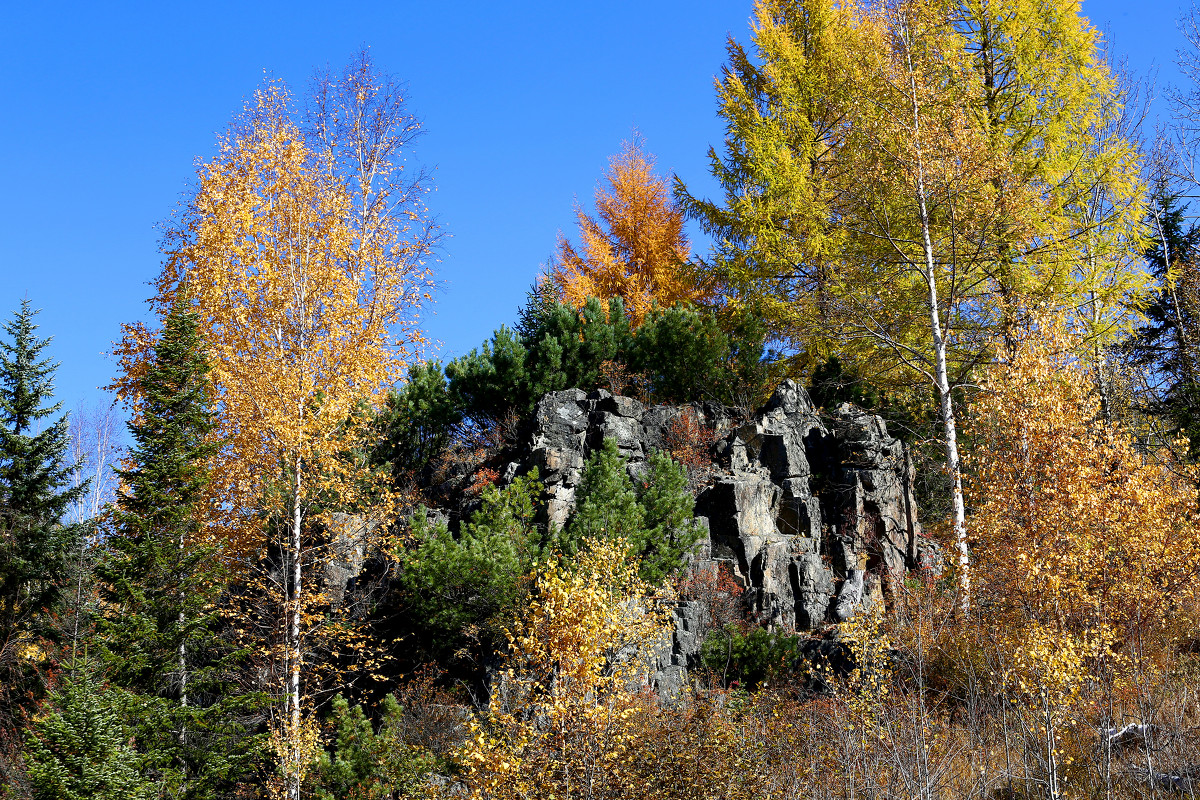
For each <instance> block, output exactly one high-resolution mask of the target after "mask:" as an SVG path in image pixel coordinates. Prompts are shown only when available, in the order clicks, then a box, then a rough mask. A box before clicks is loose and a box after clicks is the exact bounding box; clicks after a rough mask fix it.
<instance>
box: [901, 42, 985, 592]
mask: <svg viewBox="0 0 1200 800" xmlns="http://www.w3.org/2000/svg"><path fill="white" fill-rule="evenodd" d="M909 76H910V84H911V87H912V101H913V132H914V134H915V136H914V139H915V141H916V142H917V213H918V217H919V219H920V221H921V246H922V249H923V250H924V253H923V255H924V257H925V265H924V266H925V269H924V277H925V285H926V287H927V289H928V293H927V299H928V301H929V329H930V333H931V334H932V335H933V351H934V380H935V382H936V384H937V390H938V400H939V406H940V409H941V414H942V438H943V443H944V444H945V447H946V468H947V469H948V470H949V472H950V481H951V494H952V500H953V504H954V547H955V549H956V550H957V551H958V589H959V605H960V609H961V611H962V613H963V614H964V615H965V614H966V613H967V612H969V611H970V610H971V557H970V552H969V551H968V549H967V514H966V504H965V503H964V502H963V488H962V471H961V468H960V461H959V457H958V423H957V422H956V420H955V418H954V403H953V401H952V399H951V397H950V373H949V370H948V369H947V366H946V337H945V335H944V333H943V331H942V320H941V311H940V309H939V307H938V289H937V271H936V270H937V262H936V259H935V258H934V254H933V238H932V236H931V235H930V230H929V229H930V224H929V210H928V205H927V203H926V194H925V165H924V162H923V159H922V157H921V150H920V138H921V113H920V106H919V104H918V102H917V89H916V79H915V77H913V71H912V64H911V59H910V62H909Z"/></svg>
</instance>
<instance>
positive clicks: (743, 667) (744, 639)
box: [700, 625, 804, 691]
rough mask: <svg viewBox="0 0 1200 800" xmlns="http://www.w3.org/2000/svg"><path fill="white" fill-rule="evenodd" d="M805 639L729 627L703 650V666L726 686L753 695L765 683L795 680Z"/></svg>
mask: <svg viewBox="0 0 1200 800" xmlns="http://www.w3.org/2000/svg"><path fill="white" fill-rule="evenodd" d="M803 641H804V637H802V636H798V635H797V634H794V633H787V632H786V631H768V630H767V629H766V628H760V627H757V626H747V627H742V626H738V625H728V626H726V627H725V628H723V629H722V630H717V631H712V632H710V633H709V634H708V636H706V637H705V638H704V643H703V644H702V645H701V646H700V663H702V664H703V665H704V667H705V669H707V670H709V672H711V673H712V674H713V675H714V676H717V677H718V678H719V679H720V682H721V683H722V684H724V685H727V686H728V685H734V684H736V685H737V686H738V687H739V688H742V689H745V690H747V691H754V690H755V689H757V688H759V687H760V686H761V685H762V684H763V683H766V682H772V683H773V682H776V681H779V680H783V679H791V678H794V677H795V673H796V671H797V667H798V666H799V665H800V663H801V659H802V652H801V650H800V644H801V643H802V642H803Z"/></svg>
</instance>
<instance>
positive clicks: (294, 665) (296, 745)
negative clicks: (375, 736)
mask: <svg viewBox="0 0 1200 800" xmlns="http://www.w3.org/2000/svg"><path fill="white" fill-rule="evenodd" d="M301 469H302V462H301V460H300V459H299V458H297V459H296V477H295V481H294V483H293V484H292V524H291V532H290V533H291V542H290V548H289V549H290V551H291V553H290V555H291V558H292V586H291V598H290V599H291V602H290V603H289V604H288V621H287V624H288V641H287V647H288V668H289V671H290V674H289V676H288V713H289V723H290V732H289V738H290V739H291V741H290V742H289V743H288V747H289V750H290V752H289V757H288V761H289V762H290V763H288V764H287V769H286V775H287V794H288V800H300V772H301V766H302V765H301V763H300V761H301V759H302V758H303V754H302V752H301V749H302V747H303V744H302V742H301V728H300V722H301V715H300V658H301V647H300V616H301V588H302V583H301V564H300V555H301V553H300V544H301V543H300V531H301V524H302V522H303V515H302V513H301V508H300V485H301V484H300V480H301V474H300V473H301Z"/></svg>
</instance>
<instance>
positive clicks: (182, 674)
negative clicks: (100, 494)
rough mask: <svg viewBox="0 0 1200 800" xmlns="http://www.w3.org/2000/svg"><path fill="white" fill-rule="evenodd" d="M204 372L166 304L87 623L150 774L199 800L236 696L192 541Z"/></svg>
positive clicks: (221, 753)
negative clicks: (122, 696)
mask: <svg viewBox="0 0 1200 800" xmlns="http://www.w3.org/2000/svg"><path fill="white" fill-rule="evenodd" d="M208 373H209V367H208V363H207V360H206V358H205V355H204V352H203V347H202V341H201V338H200V335H199V332H198V323H197V319H196V315H195V314H194V313H192V312H190V311H189V310H187V309H186V308H184V307H182V305H181V304H177V305H176V306H175V307H174V308H173V309H172V311H171V312H170V313H169V314H168V316H167V318H166V320H165V323H164V327H163V331H162V333H161V335H160V337H159V339H158V342H157V345H156V347H155V349H154V354H153V358H152V359H151V360H150V361H149V363H148V365H147V369H146V370H145V372H144V373H143V374H142V375H141V376H140V377H139V380H138V400H139V413H138V416H137V417H136V418H135V419H134V420H133V421H132V422H131V423H130V425H129V432H130V435H131V437H132V439H133V446H132V448H131V449H130V452H129V458H128V462H127V466H126V468H125V469H122V470H119V475H120V477H121V481H122V484H123V488H122V490H121V492H120V494H119V496H118V499H117V506H116V508H115V509H114V514H113V535H112V536H111V537H110V538H109V541H108V549H107V552H106V553H105V555H104V558H102V559H101V561H100V563H99V564H98V566H97V568H96V573H97V576H98V578H99V591H100V597H101V599H102V605H103V607H104V608H106V609H107V610H108V611H107V613H106V614H105V615H104V616H103V617H102V618H101V619H100V620H99V621H98V623H97V634H98V640H99V645H100V658H101V660H102V661H103V662H104V664H105V667H106V669H107V673H108V677H109V679H110V681H111V682H112V683H113V684H114V685H115V686H117V687H119V688H121V689H124V690H125V691H127V692H128V693H129V694H130V695H131V696H135V697H137V698H138V705H140V706H141V709H142V710H141V711H140V712H139V714H138V719H137V720H136V727H137V728H138V732H139V734H140V738H141V740H142V744H143V747H144V748H145V749H147V750H148V751H149V752H148V755H149V758H148V759H147V760H148V761H149V762H150V764H151V767H152V768H153V769H155V770H156V771H159V772H162V773H164V774H169V775H171V776H172V777H173V778H174V780H175V781H176V782H178V784H179V794H180V795H182V796H187V797H203V796H209V790H211V789H212V788H214V786H216V785H219V784H220V783H221V782H222V781H223V780H225V779H226V778H227V777H229V774H230V773H231V772H232V771H235V770H236V761H237V759H238V758H239V757H244V756H245V753H246V748H245V747H244V746H242V745H244V744H245V742H244V741H242V740H244V739H245V737H244V731H239V729H238V726H237V725H236V722H235V721H234V720H233V719H232V718H231V717H230V712H231V706H236V705H237V704H238V703H239V702H241V701H244V700H245V698H244V697H239V696H238V693H237V692H236V691H235V690H234V689H232V688H231V687H229V686H224V685H219V684H220V681H219V680H218V677H219V675H220V672H221V670H220V667H221V666H222V664H221V663H220V662H221V661H222V659H224V658H228V657H231V656H234V655H236V654H233V653H231V652H230V648H229V647H228V646H225V645H223V644H221V643H220V642H217V641H216V636H215V634H214V629H215V628H216V620H215V614H216V612H215V601H216V599H217V596H218V595H219V593H220V591H221V589H222V587H223V584H224V575H223V571H222V567H221V561H220V559H219V558H218V557H217V556H218V553H217V551H216V549H215V548H214V547H213V546H212V545H211V544H209V543H207V542H206V541H205V540H204V538H203V534H202V531H203V526H202V519H203V516H204V511H205V507H206V505H207V503H208V499H209V498H208V485H209V470H208V462H209V459H210V457H211V456H212V454H213V453H214V451H215V449H216V446H217V444H216V443H215V442H214V439H213V436H212V434H213V430H214V428H215V421H214V418H213V411H212V408H211V401H210V396H211V386H210V383H209V378H208ZM239 734H241V735H239ZM235 737H236V738H237V739H238V740H239V742H240V744H234V743H233V742H232V741H231V739H232V738H235ZM218 742H219V744H217V743H218Z"/></svg>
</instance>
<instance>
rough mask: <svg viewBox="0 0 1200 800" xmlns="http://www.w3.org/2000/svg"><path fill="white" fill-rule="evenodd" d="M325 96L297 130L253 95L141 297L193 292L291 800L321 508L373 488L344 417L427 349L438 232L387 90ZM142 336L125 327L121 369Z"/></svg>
mask: <svg viewBox="0 0 1200 800" xmlns="http://www.w3.org/2000/svg"><path fill="white" fill-rule="evenodd" d="M323 87H324V89H325V91H324V92H323V93H319V94H318V97H319V98H321V99H322V100H323V101H324V103H323V104H322V105H319V106H318V107H317V108H316V110H315V111H314V112H312V113H313V114H314V115H315V120H314V119H310V120H309V124H308V125H307V126H306V127H307V128H308V130H307V131H306V130H304V129H302V128H301V127H300V126H299V125H298V124H297V123H296V122H295V121H294V119H295V117H296V116H297V115H296V113H295V109H294V104H293V101H292V99H291V97H290V96H289V94H288V92H287V90H286V89H285V88H284V87H283V86H281V85H279V84H276V83H268V84H266V85H265V86H264V87H263V88H261V89H260V90H259V91H257V92H256V93H255V95H254V97H253V99H252V100H251V101H249V102H248V104H247V106H246V108H245V110H244V113H243V114H242V115H241V117H240V118H239V119H238V120H237V121H236V122H235V124H234V125H233V126H231V129H230V131H229V133H228V134H226V135H225V136H223V137H222V138H221V139H220V140H219V143H218V144H219V148H218V153H217V155H216V156H215V157H214V158H213V159H212V160H210V161H209V162H208V163H206V164H204V165H202V166H201V167H200V169H199V174H198V179H197V187H196V190H195V193H194V195H193V196H192V198H191V199H190V201H189V202H188V204H187V207H186V210H185V213H184V214H183V215H182V216H181V218H180V219H179V220H178V222H177V224H176V225H175V226H174V228H173V229H172V232H171V235H170V236H168V238H167V239H166V244H165V246H164V250H165V255H166V260H165V263H164V267H163V270H162V273H161V275H160V276H159V278H158V280H157V284H156V288H157V293H156V296H155V297H154V298H153V299H152V300H151V304H152V307H153V308H154V309H155V310H156V311H159V312H161V311H163V310H164V309H166V308H169V307H170V305H171V303H172V302H173V301H174V299H175V298H176V297H177V296H183V297H186V302H187V303H188V304H189V305H190V306H191V307H192V308H193V309H194V310H195V312H196V313H197V315H198V318H199V320H200V328H201V333H202V335H203V337H204V341H205V345H206V347H207V351H208V357H209V361H210V362H211V363H212V364H213V371H212V376H213V383H214V387H215V393H216V398H215V399H216V406H217V410H218V417H219V436H220V441H221V443H222V446H221V450H220V453H219V455H218V456H217V462H218V463H216V464H215V465H214V468H213V471H212V474H213V475H214V488H215V494H216V496H215V506H214V507H215V511H216V515H217V516H218V517H221V518H222V519H221V520H220V521H219V522H217V523H216V524H214V525H213V531H214V535H216V536H219V537H221V538H222V539H224V541H225V543H226V544H227V545H228V550H229V552H230V553H231V554H232V555H234V556H235V557H237V558H239V559H240V560H241V562H242V563H244V564H250V565H254V564H262V563H266V564H267V565H268V566H266V567H263V568H260V569H258V570H257V571H258V573H259V578H260V579H261V580H260V581H259V583H260V584H261V585H262V587H261V588H262V592H263V595H264V597H265V598H266V601H267V609H268V610H267V611H266V612H265V613H263V614H261V615H260V616H261V617H263V620H260V624H262V623H263V621H264V620H265V623H266V624H265V625H264V626H263V627H262V628H261V629H260V630H262V631H263V634H262V635H263V637H264V639H265V641H264V642H262V643H261V644H263V646H264V647H265V648H266V650H267V652H266V654H267V655H268V657H269V658H270V659H271V660H272V661H273V664H274V666H273V673H274V674H277V675H278V676H279V680H280V685H279V686H278V687H277V689H278V691H279V695H280V704H279V707H278V709H277V710H278V714H277V720H278V724H277V730H276V731H275V734H276V736H275V739H276V742H277V747H276V749H277V751H278V752H279V756H280V760H281V767H282V769H281V772H282V774H283V777H284V788H285V790H286V795H287V796H288V797H289V798H292V800H294V799H295V798H297V797H298V796H299V792H300V785H301V780H302V778H303V774H304V770H305V769H306V767H307V765H308V763H310V762H311V758H310V755H311V753H309V752H308V750H309V749H310V747H311V745H312V741H311V738H312V737H311V736H310V735H308V734H309V733H310V732H311V727H312V726H311V723H310V722H309V721H308V720H307V719H306V718H305V712H306V708H305V706H306V703H307V701H306V691H307V689H308V688H309V683H310V681H311V675H310V674H309V673H310V671H311V670H312V668H313V665H312V664H311V663H309V662H308V661H306V656H307V655H308V653H309V652H310V648H311V642H310V641H309V639H310V637H311V636H312V635H313V634H314V633H315V632H316V631H317V630H319V629H320V628H321V626H322V625H323V624H325V622H326V620H327V618H328V616H329V615H328V613H327V612H328V602H329V601H328V598H326V597H324V595H323V592H322V587H321V585H320V581H319V571H320V569H321V564H322V561H323V559H324V558H325V557H326V555H327V552H326V544H327V543H325V544H323V542H322V539H321V537H320V536H318V535H317V534H316V526H317V524H318V523H321V522H327V521H328V520H325V519H324V518H323V515H324V514H327V513H328V512H327V511H322V510H320V509H328V508H329V507H330V506H331V505H332V506H339V505H340V506H341V507H346V506H350V505H353V504H354V503H356V502H357V501H358V500H359V499H360V493H361V492H362V491H363V490H364V488H365V487H366V486H368V485H369V482H368V481H365V480H364V476H363V474H362V470H361V469H359V468H358V467H357V465H356V464H355V463H354V461H353V459H350V458H347V453H348V452H350V451H351V450H352V448H353V446H354V444H355V443H356V442H355V439H354V437H355V436H356V435H357V434H356V429H355V426H354V425H353V424H351V420H352V419H353V418H354V416H355V412H356V409H358V408H359V407H360V406H361V404H362V403H364V402H366V403H371V402H374V401H377V400H379V399H380V397H381V393H382V392H384V391H385V390H386V388H387V387H388V386H390V385H392V384H393V383H394V382H395V381H396V380H397V379H398V378H400V377H401V373H402V369H403V367H404V366H405V365H406V363H407V362H408V361H410V360H411V358H412V357H413V355H414V351H415V349H416V348H418V347H419V346H420V345H421V343H422V337H421V334H420V332H419V331H418V329H417V328H416V327H415V321H416V318H415V315H416V313H417V311H418V309H419V307H420V305H421V304H422V302H423V301H424V300H426V299H428V296H429V290H430V281H431V277H430V271H429V268H428V267H427V266H426V264H425V258H426V257H427V256H428V254H429V252H430V247H431V244H432V241H433V237H434V235H435V229H434V228H433V227H432V226H430V225H429V224H427V223H426V222H425V218H424V216H423V214H422V211H423V209H422V208H421V207H420V205H419V204H418V203H416V202H415V199H416V197H417V194H418V193H419V187H417V188H414V187H413V186H412V185H405V184H402V182H401V181H400V180H399V175H398V174H397V173H396V172H395V170H396V167H395V160H396V159H397V157H398V155H399V148H400V145H401V144H402V143H406V142H407V139H405V137H404V136H403V135H400V136H392V137H391V138H389V136H388V135H387V134H390V133H391V132H393V131H394V130H395V129H396V128H397V127H398V126H402V125H404V124H405V123H406V122H407V121H409V120H411V117H410V116H408V115H406V114H403V113H401V112H402V108H403V107H402V104H398V103H397V102H396V100H397V97H396V96H395V91H396V87H395V85H394V84H392V83H390V82H388V81H386V80H384V79H380V78H378V76H375V75H374V73H373V70H372V68H371V66H370V62H369V59H366V57H365V56H360V58H359V59H358V61H357V62H355V63H354V64H352V66H351V68H350V69H348V70H347V71H346V73H345V74H344V75H343V76H341V77H340V78H337V79H329V80H328V82H327V83H325V84H323ZM306 133H307V134H308V136H307V138H306ZM148 338H149V337H148V336H147V335H146V332H145V330H144V329H139V328H134V327H131V328H130V329H128V330H127V338H126V341H125V343H124V344H123V349H122V351H121V355H122V360H123V364H124V366H125V367H126V372H127V374H130V375H132V374H137V372H138V370H139V369H140V361H141V354H142V353H143V352H144V351H143V350H142V349H141V348H142V346H143V343H144V342H145V341H147V339H148ZM331 499H335V502H333V503H330V502H329V501H330V500H331ZM264 520H266V522H265V523H264ZM272 628H273V630H271V629H272Z"/></svg>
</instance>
